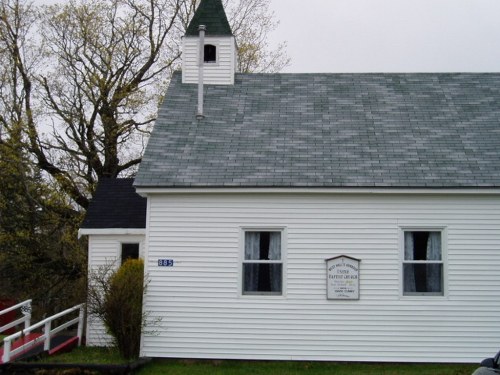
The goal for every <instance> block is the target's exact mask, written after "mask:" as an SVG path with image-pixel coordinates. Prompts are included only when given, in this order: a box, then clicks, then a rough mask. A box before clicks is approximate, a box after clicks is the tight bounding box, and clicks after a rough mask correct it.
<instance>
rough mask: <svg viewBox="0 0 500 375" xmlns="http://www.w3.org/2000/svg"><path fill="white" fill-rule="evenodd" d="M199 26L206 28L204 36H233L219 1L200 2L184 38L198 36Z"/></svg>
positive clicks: (203, 0) (207, 0) (206, 0)
mask: <svg viewBox="0 0 500 375" xmlns="http://www.w3.org/2000/svg"><path fill="white" fill-rule="evenodd" d="M200 25H205V26H206V28H207V32H206V36H233V33H232V31H231V26H230V25H229V22H228V20H227V16H226V12H225V11H224V6H223V5H222V1H221V0H201V2H200V5H199V6H198V9H196V12H195V14H194V16H193V19H192V20H191V23H190V24H189V26H188V28H187V30H186V36H198V27H199V26H200Z"/></svg>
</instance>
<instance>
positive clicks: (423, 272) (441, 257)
mask: <svg viewBox="0 0 500 375" xmlns="http://www.w3.org/2000/svg"><path fill="white" fill-rule="evenodd" d="M417 233H420V234H422V233H427V234H428V238H427V244H425V243H424V244H425V245H424V246H425V247H424V246H422V245H423V243H422V238H421V237H420V244H419V245H417V244H416V243H415V242H417V241H418V240H416V238H415V237H414V236H415V234H417ZM437 234H438V235H437ZM410 235H411V236H410ZM417 246H418V248H417ZM415 257H418V258H420V259H408V258H415ZM422 257H431V258H434V259H422ZM401 265H402V266H401V268H402V269H401V277H402V280H401V292H402V295H403V296H441V297H442V296H444V295H445V283H446V282H445V278H446V275H445V272H446V263H445V253H444V230H443V228H439V229H438V228H425V229H424V228H418V229H417V228H415V229H413V228H411V229H410V228H404V229H403V230H402V259H401Z"/></svg>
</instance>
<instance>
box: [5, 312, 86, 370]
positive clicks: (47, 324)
mask: <svg viewBox="0 0 500 375" xmlns="http://www.w3.org/2000/svg"><path fill="white" fill-rule="evenodd" d="M84 307H85V304H81V305H77V306H75V307H72V308H70V309H67V310H64V311H63V312H60V313H59V314H56V315H53V316H51V317H49V318H47V319H44V320H42V321H41V322H38V323H36V324H33V325H32V326H30V327H27V328H25V329H23V330H22V331H20V332H17V333H14V334H13V335H10V336H7V337H5V338H4V339H3V342H4V344H3V349H4V353H3V357H2V362H3V363H7V362H9V361H10V360H11V358H12V357H13V356H15V355H17V354H19V353H22V352H24V351H26V350H29V349H30V348H32V347H34V346H35V345H37V344H38V343H40V342H42V341H43V343H44V344H43V350H44V351H46V350H49V349H50V339H51V338H52V337H53V336H54V335H55V334H56V333H59V332H61V331H63V330H65V329H66V328H69V327H71V326H73V325H75V324H77V323H78V328H77V337H78V346H80V345H81V343H82V335H83V318H84ZM77 310H79V314H78V317H76V318H74V319H72V320H70V321H68V322H66V323H63V324H61V325H59V326H57V327H55V328H52V322H53V321H54V320H56V319H59V318H61V317H63V316H65V315H68V314H71V313H72V312H74V311H77ZM40 327H43V335H41V336H39V337H37V338H35V339H32V340H30V341H28V342H26V343H24V344H23V345H21V346H19V347H17V348H15V349H11V348H12V342H13V341H14V340H16V339H19V338H21V337H24V336H26V335H28V334H30V333H31V332H32V331H34V330H35V329H37V328H40Z"/></svg>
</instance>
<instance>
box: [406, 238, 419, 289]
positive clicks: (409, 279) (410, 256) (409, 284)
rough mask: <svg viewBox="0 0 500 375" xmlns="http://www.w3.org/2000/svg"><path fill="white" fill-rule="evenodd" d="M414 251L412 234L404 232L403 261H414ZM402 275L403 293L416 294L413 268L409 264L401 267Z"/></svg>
mask: <svg viewBox="0 0 500 375" xmlns="http://www.w3.org/2000/svg"><path fill="white" fill-rule="evenodd" d="M414 254H415V251H414V241H413V233H412V232H405V260H414V259H415V255H414ZM403 267H404V270H403V274H404V291H405V292H409V293H412V292H416V291H417V287H416V285H415V267H414V266H413V265H411V264H408V265H406V266H403Z"/></svg>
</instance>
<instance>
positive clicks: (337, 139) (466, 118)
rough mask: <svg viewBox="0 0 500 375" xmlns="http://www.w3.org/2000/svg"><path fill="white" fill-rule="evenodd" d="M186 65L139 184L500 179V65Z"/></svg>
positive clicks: (444, 183) (415, 184) (481, 184)
mask: <svg viewBox="0 0 500 375" xmlns="http://www.w3.org/2000/svg"><path fill="white" fill-rule="evenodd" d="M196 98H197V86H196V85H192V84H191V85H190V84H182V83H181V75H180V74H179V73H176V74H175V75H174V77H173V79H172V82H171V84H170V87H169V89H168V92H167V95H166V98H165V101H164V103H163V105H162V107H161V108H160V112H159V117H158V120H157V122H156V125H155V128H154V131H153V134H152V136H151V139H150V141H149V145H148V147H147V150H146V153H145V155H144V158H143V162H142V164H141V166H140V168H139V173H138V176H137V178H136V182H135V184H136V186H139V187H153V188H154V187H163V188H188V187H189V188H197V187H199V188H201V187H203V188H215V187H231V188H238V187H245V188H259V187H280V188H298V187H320V188H356V187H374V188H498V187H500V74H237V75H236V77H235V84H234V86H215V85H207V86H205V103H204V110H205V115H206V118H205V119H203V120H201V121H197V120H196V119H195V113H196V103H197V99H196Z"/></svg>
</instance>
